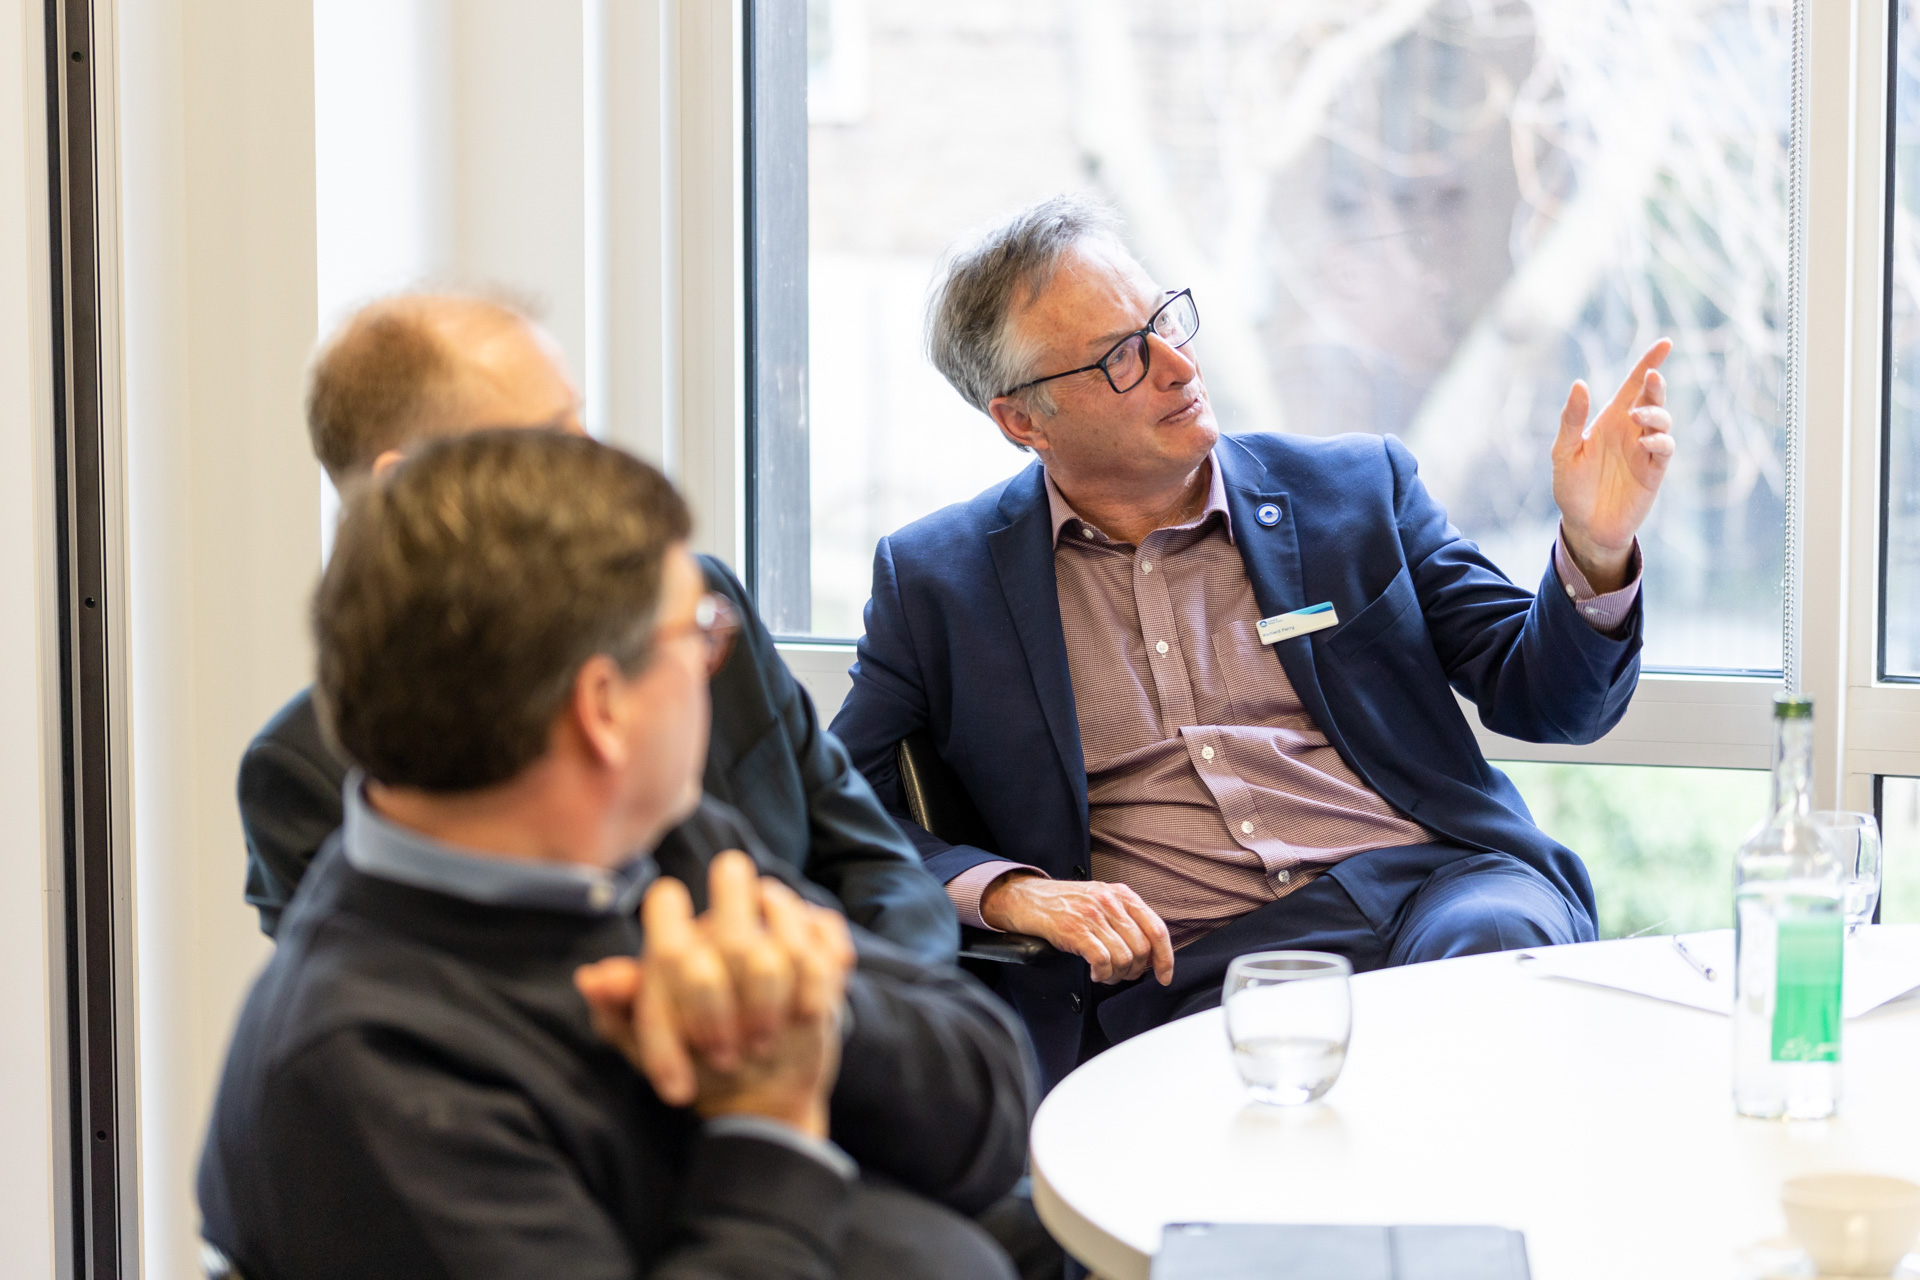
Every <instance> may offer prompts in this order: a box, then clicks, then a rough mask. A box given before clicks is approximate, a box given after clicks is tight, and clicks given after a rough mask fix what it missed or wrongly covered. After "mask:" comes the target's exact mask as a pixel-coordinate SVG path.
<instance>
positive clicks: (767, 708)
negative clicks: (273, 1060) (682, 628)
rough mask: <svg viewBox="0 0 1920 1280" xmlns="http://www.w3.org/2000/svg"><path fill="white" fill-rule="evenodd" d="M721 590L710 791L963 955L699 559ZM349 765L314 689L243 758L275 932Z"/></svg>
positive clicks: (840, 760) (264, 912)
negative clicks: (723, 636)
mask: <svg viewBox="0 0 1920 1280" xmlns="http://www.w3.org/2000/svg"><path fill="white" fill-rule="evenodd" d="M700 563H701V568H702V569H703V570H704V572H705V574H706V579H707V585H708V587H709V588H710V589H711V590H713V591H716V592H719V593H720V594H722V595H724V596H726V597H727V598H728V599H729V600H731V601H732V602H733V605H734V608H735V610H736V611H737V612H738V613H739V615H740V622H741V628H740V639H739V643H738V645H737V646H736V648H735V651H734V654H733V656H732V657H731V658H729V659H728V660H727V664H726V666H724V667H722V668H721V669H720V670H719V672H718V673H716V674H715V676H714V678H713V683H712V692H713V734H712V738H711V740H710V742H709V744H708V747H707V771H706V779H705V785H706V791H707V794H708V795H710V796H713V797H715V798H716V799H718V800H721V801H724V802H725V803H727V804H730V805H732V806H734V807H735V808H737V809H739V810H740V812H741V813H743V814H745V815H746V818H747V821H748V823H749V824H751V826H752V827H753V829H754V830H755V831H756V832H758V833H759V834H760V837H761V839H762V840H763V841H765V843H766V846H767V848H768V849H769V850H771V851H772V852H773V854H774V855H775V856H777V857H779V858H782V859H784V860H786V861H787V862H788V863H789V864H791V865H792V866H795V867H798V868H800V869H801V871H802V872H804V873H805V875H806V876H807V878H808V879H810V880H812V881H813V882H814V883H815V884H818V885H820V886H821V887H822V888H824V889H826V890H827V891H828V892H829V893H831V894H833V895H834V897H835V898H837V899H838V900H839V903H840V905H841V906H842V907H843V908H844V909H845V911H846V913H847V917H848V919H850V920H852V921H853V922H854V923H855V924H858V925H861V926H863V927H865V928H866V929H868V930H870V931H872V932H873V933H876V934H878V935H880V936H881V937H883V938H885V939H887V940H888V941H890V942H893V943H896V944H898V945H899V946H901V947H904V948H906V950H907V951H909V952H911V953H912V954H913V955H914V956H916V957H918V958H919V959H921V960H924V961H927V962H928V963H930V964H946V963H949V962H951V961H952V960H953V958H954V954H955V952H956V950H957V949H958V947H959V943H960V926H959V924H958V922H957V920H956V919H955V917H954V914H953V904H952V903H951V902H949V901H948V899H947V894H946V890H945V889H944V888H943V887H942V885H941V883H940V882H939V881H937V880H935V879H933V878H932V877H931V876H929V875H928V874H927V873H926V871H925V870H924V869H923V868H922V867H921V865H920V858H919V855H918V854H916V853H915V852H914V849H913V846H912V845H911V844H909V843H908V842H907V840H906V838H905V836H903V835H902V834H901V832H900V829H899V828H898V827H896V826H895V825H894V824H893V822H892V821H891V820H890V819H889V818H888V817H887V814H886V811H885V810H883V809H882V808H881V807H880V803H879V801H878V800H876V799H875V798H874V794H873V790H872V788H870V787H869V786H868V785H867V782H866V779H865V778H863V777H861V775H860V773H859V771H858V770H856V769H855V768H854V767H853V765H852V763H851V761H850V760H849V759H848V757H847V752H846V748H844V747H843V746H841V745H840V743H839V741H838V740H837V739H836V738H834V736H833V735H832V734H830V733H827V732H826V731H824V730H823V729H822V728H821V727H820V722H819V719H818V717H817V716H815V714H814V710H813V700H812V699H811V698H809V697H808V696H807V694H806V690H804V689H802V688H801V687H800V683H799V681H797V680H795V679H794V678H793V674H792V673H791V672H790V671H788V670H787V665H786V663H784V662H782V661H781V659H780V655H779V653H778V652H777V651H776V650H775V649H774V645H773V637H772V636H771V635H769V634H768V633H767V629H766V627H765V625H764V624H762V623H761V621H760V617H759V615H758V614H757V613H756V612H754V608H753V604H752V602H751V601H750V600H749V599H748V598H747V592H746V588H744V587H742V586H741V585H740V582H739V580H738V579H737V578H735V577H734V576H733V574H732V573H731V572H729V571H728V569H727V567H726V566H725V565H723V564H721V563H720V562H719V561H718V560H715V559H713V558H712V557H710V556H702V557H700ZM348 767H349V766H348V763H347V761H345V760H344V759H342V758H341V757H340V755H339V754H338V753H337V752H335V751H334V750H333V749H332V747H331V746H329V745H328V743H327V740H326V738H325V737H324V736H323V735H322V733H321V731H320V721H319V718H318V716H317V715H316V714H315V711H314V706H313V697H312V692H311V691H310V690H302V691H301V692H300V693H299V694H298V695H297V696H295V697H294V699H293V701H291V702H289V703H288V704H287V705H286V706H284V707H282V708H281V709H280V710H279V712H277V713H276V714H275V715H274V717H273V719H272V720H270V721H268V722H267V725H266V727H265V728H263V729H262V730H261V731H260V733H259V735H258V736H257V737H255V738H254V740H253V741H252V742H251V743H250V744H248V746H247V751H246V754H245V755H244V756H243V757H241V760H240V782H239V791H240V825H241V829H242V830H243V831H244V832H245V833H246V838H247V889H246V893H247V901H248V902H249V903H251V904H252V905H253V906H254V907H256V908H258V909H259V911H260V928H261V930H262V931H263V932H264V933H266V934H267V935H268V936H269V937H272V936H274V934H275V930H276V928H277V925H278V922H279V919H280V913H281V911H282V910H284V909H285V907H286V905H287V901H288V900H289V899H290V898H292V897H293V891H294V890H295V889H296V888H298V887H299V885H300V878H301V877H302V876H303V875H305V874H306V870H307V864H308V863H310V862H312V861H313V857H314V854H315V853H316V852H318V851H319V849H320V846H321V844H322V843H324V842H325V840H326V838H327V837H328V836H330V835H332V834H333V832H334V831H335V830H336V829H337V828H338V827H339V826H340V815H341V802H340V787H341V784H342V783H343V782H344V781H345V779H346V775H347V769H348Z"/></svg>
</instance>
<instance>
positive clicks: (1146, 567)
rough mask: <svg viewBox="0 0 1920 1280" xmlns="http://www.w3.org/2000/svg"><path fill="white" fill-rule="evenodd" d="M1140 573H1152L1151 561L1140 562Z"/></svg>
mask: <svg viewBox="0 0 1920 1280" xmlns="http://www.w3.org/2000/svg"><path fill="white" fill-rule="evenodd" d="M1140 572H1142V573H1152V572H1153V561H1151V560H1142V561H1141V562H1140Z"/></svg>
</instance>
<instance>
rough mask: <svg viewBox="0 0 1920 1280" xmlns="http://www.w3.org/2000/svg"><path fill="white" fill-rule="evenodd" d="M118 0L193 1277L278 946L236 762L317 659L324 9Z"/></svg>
mask: <svg viewBox="0 0 1920 1280" xmlns="http://www.w3.org/2000/svg"><path fill="white" fill-rule="evenodd" d="M118 17H119V67H120V103H119V108H120V109H119V115H118V122H119V131H120V133H119V155H120V162H121V187H122V206H121V218H120V226H121V229H122V241H121V245H122V255H123V264H124V265H123V271H124V277H123V291H124V292H123V305H124V326H123V327H124V342H125V443H126V452H127V474H128V493H127V502H128V540H127V541H128V546H127V550H128V556H129V582H130V591H131V597H132V599H131V608H132V654H133V661H132V666H133V671H132V677H133V681H132V701H131V707H130V726H131V737H132V757H133V795H134V860H135V904H134V909H135V929H136V932H137V951H136V954H137V958H138V970H139V976H138V981H139V1020H138V1029H139V1076H138V1079H139V1090H140V1137H141V1175H140V1176H141V1211H142V1225H143V1232H144V1241H143V1256H144V1263H145V1274H146V1275H147V1276H149V1277H156V1278H159V1280H186V1278H187V1277H189V1276H193V1275H196V1274H197V1262H196V1256H197V1244H196V1242H197V1239H198V1228H199V1215H198V1211H197V1209H196V1207H195V1204H194V1199H193V1170H194V1165H195V1162H196V1159H197V1157H198V1152H199V1146H200V1140H201V1136H202V1134H203V1132H204V1130H205V1125H206V1116H207V1111H208V1105H209V1103H210V1101H211V1098H212V1091H213V1088H214V1084H215V1080H216V1075H217V1072H218V1070H219V1067H220V1063H221V1059H222V1055H223V1053H224V1050H225V1046H226V1042H227V1038H228V1035H229V1033H230V1031H231V1028H232V1024H233V1018H234V1014H235V1011H236V1009H237V1007H238V1004H239V1001H240V999H241V997H242V996H243V994H244V992H245V990H246V987H247V984H248V983H249V982H250V980H251V979H252V977H253V975H254V973H255V972H256V971H257V970H258V968H259V966H260V964H261V963H262V961H263V960H264V958H265V957H266V955H267V954H268V944H267V942H266V941H265V939H264V938H262V937H261V936H260V934H259V932H258V927H257V924H256V921H255V917H254V914H253V913H252V912H251V911H250V910H249V909H248V908H247V907H246V906H245V904H244V903H243V901H242V899H241V889H242V881H243V876H244V866H245V851H244V846H243V844H242V840H241V834H240V827H239V819H238V815H237V812H236V809H235V804H234V770H235V766H236V765H237V763H238V761H239V758H240V752H241V750H242V748H244V746H245V745H246V743H247V740H248V739H249V738H250V737H251V735H252V734H253V733H254V732H255V731H256V730H257V729H258V728H259V727H260V725H261V724H262V723H263V722H264V721H265V720H266V718H267V717H268V716H269V715H270V714H271V713H272V712H273V710H274V709H275V708H276V707H277V706H279V705H280V703H282V702H283V701H284V700H285V699H286V698H287V697H289V696H290V695H291V694H293V693H294V692H295V691H296V690H298V689H299V688H300V687H301V686H303V685H304V684H306V683H307V682H308V679H309V669H310V666H311V659H310V649H309V643H308V639H307V631H306V626H305V622H304V618H305V610H306V601H307V597H308V593H309V592H310V590H311V589H312V585H313V582H314V578H315V574H316V571H317V568H318V564H319V522H318V521H317V520H316V519H315V518H314V507H315V499H316V494H317V493H318V491H319V478H318V469H317V467H316V466H315V464H314V462H313V460H312V458H311V457H310V455H309V453H308V449H307V443H306V435H305V432H304V430H303V429H302V426H301V416H300V387H301V377H302V370H303V367H304V365H305V361H306V358H307V353H308V350H309V348H310V347H311V345H312V343H313V339H314V333H315V328H316V316H317V314H318V303H317V298H316V293H315V269H316V265H315V264H316V257H315V246H314V133H313V16H312V10H311V9H310V7H309V6H308V4H306V3H303V2H299V0H276V2H275V3H273V4H260V3H257V0H122V3H121V4H120V6H119V12H118Z"/></svg>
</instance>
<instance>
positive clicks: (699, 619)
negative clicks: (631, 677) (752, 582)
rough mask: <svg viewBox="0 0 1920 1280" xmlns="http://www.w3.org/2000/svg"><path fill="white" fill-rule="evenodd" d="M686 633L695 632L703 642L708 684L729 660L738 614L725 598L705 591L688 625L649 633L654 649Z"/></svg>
mask: <svg viewBox="0 0 1920 1280" xmlns="http://www.w3.org/2000/svg"><path fill="white" fill-rule="evenodd" d="M689 631H693V632H698V633H699V636H700V638H701V639H702V640H703V641H705V642H706V646H707V678H708V679H709V680H711V679H712V678H713V677H714V676H716V675H718V674H719V673H720V668H722V667H724V666H726V665H727V659H728V658H730V657H732V656H733V646H734V643H735V642H736V641H737V640H739V638H740V611H739V610H738V609H735V608H734V607H733V602H732V601H730V600H728V599H727V598H726V597H725V596H723V595H720V594H719V593H718V592H713V591H709V592H707V593H706V594H705V595H703V596H701V597H700V599H699V601H698V603H696V604H695V605H694V606H693V619H692V620H691V621H689V622H683V623H681V624H679V625H678V626H672V627H661V628H659V629H658V630H656V631H655V632H654V633H653V643H654V644H655V645H658V644H659V643H660V641H662V640H670V639H674V638H676V637H678V636H681V635H684V634H686V633H687V632H689Z"/></svg>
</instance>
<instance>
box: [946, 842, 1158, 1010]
mask: <svg viewBox="0 0 1920 1280" xmlns="http://www.w3.org/2000/svg"><path fill="white" fill-rule="evenodd" d="M980 918H981V919H982V920H985V921H986V922H987V923H988V924H990V925H992V926H993V927H994V928H996V929H1002V930H1005V931H1006V932H1008V933H1029V934H1032V935H1033V936H1034V937H1036V938H1045V939H1046V940H1047V941H1048V942H1050V943H1052V944H1053V945H1054V946H1055V947H1057V948H1059V949H1060V950H1061V951H1068V952H1071V953H1073V954H1074V955H1076V956H1079V957H1080V958H1081V959H1082V960H1085V961H1086V962H1087V965H1088V967H1089V968H1091V969H1092V970H1093V980H1094V981H1095V982H1125V981H1127V980H1128V979H1129V978H1137V977H1139V976H1140V975H1141V974H1143V973H1145V972H1146V971H1147V969H1148V968H1149V967H1151V968H1152V969H1153V976H1154V977H1156V978H1158V979H1159V980H1160V985H1161V986H1163V987H1164V986H1166V985H1167V984H1168V983H1170V982H1172V981H1173V944H1172V942H1170V941H1169V940H1168V938H1167V926H1166V923H1165V922H1164V921H1162V920H1161V919H1160V917H1159V916H1157V915H1155V914H1154V912H1153V909H1152V908H1151V907H1149V906H1148V905H1147V904H1146V903H1144V902H1142V901H1141V900H1140V895H1139V894H1137V893H1135V892H1134V891H1133V890H1132V889H1129V888H1128V887H1127V886H1126V885H1124V884H1106V883H1103V882H1101V881H1098V880H1048V879H1046V878H1045V877H1044V876H1036V875H1031V874H1026V873H1022V872H1018V871H1010V872H1008V873H1007V874H1006V875H1004V876H1002V877H1000V878H999V879H998V880H995V881H994V882H993V883H992V884H990V885H988V886H987V891H986V892H985V893H983V894H981V895H980Z"/></svg>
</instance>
